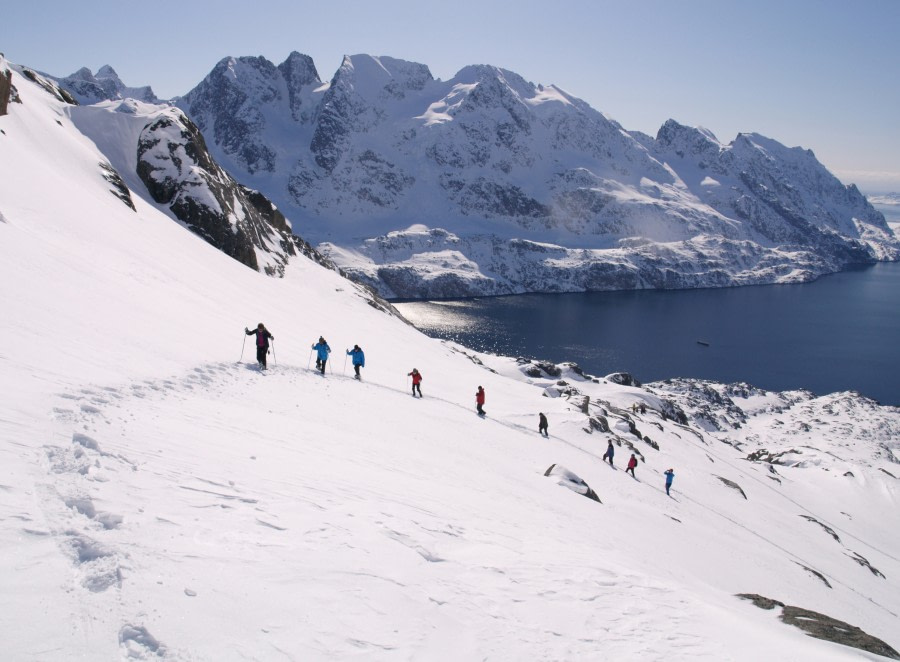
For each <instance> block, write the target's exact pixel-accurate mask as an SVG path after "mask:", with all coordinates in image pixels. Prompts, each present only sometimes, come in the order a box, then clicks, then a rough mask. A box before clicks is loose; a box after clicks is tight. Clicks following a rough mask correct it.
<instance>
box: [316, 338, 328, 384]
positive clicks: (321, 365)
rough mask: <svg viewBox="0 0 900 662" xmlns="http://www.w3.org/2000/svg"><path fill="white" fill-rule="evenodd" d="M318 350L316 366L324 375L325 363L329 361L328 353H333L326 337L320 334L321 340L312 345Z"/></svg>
mask: <svg viewBox="0 0 900 662" xmlns="http://www.w3.org/2000/svg"><path fill="white" fill-rule="evenodd" d="M312 348H313V349H314V350H316V368H317V369H318V370H319V372H321V373H322V374H323V375H324V374H325V364H326V363H327V362H328V355H329V354H331V347H329V346H328V343H327V342H325V338H323V337H322V336H319V342H317V343H316V344H315V345H313V346H312Z"/></svg>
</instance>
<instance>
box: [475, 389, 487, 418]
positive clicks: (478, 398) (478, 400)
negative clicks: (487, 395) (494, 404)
mask: <svg viewBox="0 0 900 662" xmlns="http://www.w3.org/2000/svg"><path fill="white" fill-rule="evenodd" d="M475 404H476V408H477V409H478V415H479V416H484V413H485V412H484V389H483V388H481V387H480V386H479V387H478V390H477V391H476V392H475Z"/></svg>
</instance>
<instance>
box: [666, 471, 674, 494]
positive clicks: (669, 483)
mask: <svg viewBox="0 0 900 662" xmlns="http://www.w3.org/2000/svg"><path fill="white" fill-rule="evenodd" d="M663 473H664V474H665V475H666V496H669V489H670V488H671V487H672V481H673V480H674V479H675V471H673V470H672V469H666V470H665V471H664V472H663Z"/></svg>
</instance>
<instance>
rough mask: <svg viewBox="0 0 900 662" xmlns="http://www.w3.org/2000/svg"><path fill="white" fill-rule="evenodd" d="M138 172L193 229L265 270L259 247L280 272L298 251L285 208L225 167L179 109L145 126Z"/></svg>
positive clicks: (272, 270) (267, 267)
mask: <svg viewBox="0 0 900 662" xmlns="http://www.w3.org/2000/svg"><path fill="white" fill-rule="evenodd" d="M137 172H138V175H139V176H140V178H141V181H143V182H144V184H145V185H146V186H147V190H148V191H149V193H150V195H151V196H152V197H153V199H154V200H155V201H156V202H157V203H160V204H164V205H168V206H169V208H170V209H171V210H172V213H173V214H175V217H176V218H178V219H179V220H180V221H182V222H183V223H184V224H185V225H186V226H188V227H189V228H190V229H191V230H193V231H194V232H196V233H197V234H198V235H200V236H201V237H203V238H204V239H205V240H206V241H208V242H209V243H210V244H212V245H213V246H215V247H216V248H218V249H219V250H221V251H223V252H224V253H226V254H227V255H230V256H231V257H233V258H235V259H236V260H238V261H240V262H243V263H244V264H246V265H247V266H249V267H251V268H253V269H256V270H259V269H260V265H259V261H258V258H257V254H258V252H259V253H260V254H263V255H266V256H267V262H268V264H265V265H263V270H264V271H265V272H266V273H268V274H270V275H276V274H277V275H281V274H283V272H284V267H285V264H286V263H287V260H288V258H289V257H290V256H293V255H296V254H297V240H296V238H295V237H294V236H293V234H292V233H291V230H290V227H289V226H288V223H287V220H286V219H285V217H284V216H283V215H282V214H281V212H280V211H278V209H276V208H275V206H274V205H273V204H272V203H271V202H270V201H269V200H268V199H267V198H266V197H265V196H263V195H262V194H261V193H259V192H257V191H253V190H251V189H248V188H247V187H245V186H242V185H240V184H238V183H237V182H236V181H235V180H234V179H233V178H232V177H231V176H230V175H228V174H227V173H226V172H225V171H224V170H222V168H221V167H219V165H218V164H217V163H216V162H215V161H214V160H213V159H212V157H211V156H210V154H209V152H208V151H207V149H206V143H205V141H204V139H203V136H202V135H201V134H200V131H199V130H198V129H197V127H196V126H195V125H194V124H193V123H192V122H191V121H190V120H188V119H187V118H186V117H185V116H184V115H183V114H181V113H180V112H178V111H177V110H173V111H172V112H170V113H167V114H164V115H162V116H160V117H158V118H157V119H156V120H154V121H153V122H151V123H150V124H148V125H147V126H146V127H144V130H143V131H142V132H141V137H140V141H139V144H138V167H137ZM304 248H305V249H306V250H307V251H312V249H311V247H309V246H308V245H306V246H305V247H304ZM319 260H320V261H321V262H325V261H326V260H325V258H324V257H321V256H319Z"/></svg>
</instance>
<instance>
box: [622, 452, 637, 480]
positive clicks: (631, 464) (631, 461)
mask: <svg viewBox="0 0 900 662" xmlns="http://www.w3.org/2000/svg"><path fill="white" fill-rule="evenodd" d="M636 466H637V458H636V457H635V456H634V453H632V454H631V458H630V459H629V460H628V468H627V469H625V473H628V472H629V471H630V472H631V477H632V478H637V476H635V475H634V468H635V467H636Z"/></svg>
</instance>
